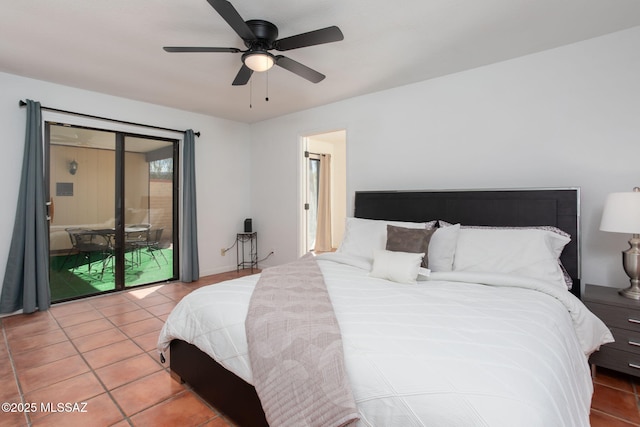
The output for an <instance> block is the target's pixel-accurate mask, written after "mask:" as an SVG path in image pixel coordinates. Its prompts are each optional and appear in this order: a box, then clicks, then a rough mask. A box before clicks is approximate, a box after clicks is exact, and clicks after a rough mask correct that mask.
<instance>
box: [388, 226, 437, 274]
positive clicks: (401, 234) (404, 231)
mask: <svg viewBox="0 0 640 427" xmlns="http://www.w3.org/2000/svg"><path fill="white" fill-rule="evenodd" d="M436 230H437V229H435V228H432V229H430V230H427V229H426V228H404V227H396V226H395V225H387V247H386V249H387V250H388V251H393V252H409V253H414V254H416V253H424V254H425V255H424V258H422V264H421V267H424V268H429V256H428V255H427V253H428V249H429V242H430V241H431V236H433V233H435V232H436Z"/></svg>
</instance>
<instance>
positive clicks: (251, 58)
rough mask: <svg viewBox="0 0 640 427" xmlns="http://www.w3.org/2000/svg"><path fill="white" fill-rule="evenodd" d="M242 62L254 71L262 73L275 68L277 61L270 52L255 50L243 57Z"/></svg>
mask: <svg viewBox="0 0 640 427" xmlns="http://www.w3.org/2000/svg"><path fill="white" fill-rule="evenodd" d="M242 62H244V65H246V66H247V67H249V68H251V69H252V70H253V71H257V72H259V73H260V72H262V71H267V70H268V69H270V68H271V67H273V64H275V62H276V61H275V58H274V57H273V55H272V54H270V53H269V52H267V51H265V50H254V51H251V52H247V53H245V54H244V55H242Z"/></svg>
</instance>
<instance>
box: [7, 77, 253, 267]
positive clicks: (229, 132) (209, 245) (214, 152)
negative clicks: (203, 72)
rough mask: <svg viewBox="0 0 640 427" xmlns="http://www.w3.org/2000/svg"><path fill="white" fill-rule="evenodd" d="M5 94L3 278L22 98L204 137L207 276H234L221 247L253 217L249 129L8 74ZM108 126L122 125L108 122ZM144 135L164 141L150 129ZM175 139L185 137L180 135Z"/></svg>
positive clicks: (201, 221)
mask: <svg viewBox="0 0 640 427" xmlns="http://www.w3.org/2000/svg"><path fill="white" fill-rule="evenodd" d="M0 93H1V94H2V97H0V135H1V139H0V144H1V146H2V155H1V156H0V182H2V186H1V187H0V200H2V205H3V207H2V209H1V210H0V278H4V271H5V267H6V260H7V257H8V253H9V245H10V241H11V235H12V231H13V222H14V216H15V206H16V202H17V198H18V187H19V185H20V173H21V168H22V157H23V149H24V137H25V136H24V133H25V122H26V110H25V108H19V107H18V102H19V100H21V99H22V100H24V99H32V100H34V101H40V103H41V104H42V105H43V106H47V107H52V108H58V109H62V110H70V111H77V112H81V113H85V114H91V115H96V116H103V117H109V118H114V119H121V120H126V121H130V122H138V123H144V124H150V125H155V126H161V127H165V128H172V129H188V128H192V129H194V130H195V131H200V132H201V133H202V134H201V137H200V138H196V180H197V182H196V185H197V189H198V196H197V197H198V199H197V200H198V243H199V250H200V274H201V275H207V274H212V273H218V272H222V271H228V270H232V269H235V262H236V261H235V256H233V257H231V256H227V257H222V256H221V255H220V248H223V247H228V246H230V245H231V244H233V242H234V241H235V233H236V232H238V231H242V222H243V220H244V218H246V217H249V213H250V210H249V198H248V194H249V185H250V178H249V170H248V167H247V165H248V158H249V155H250V147H249V142H248V141H249V126H248V125H247V124H243V123H237V122H232V121H228V120H222V119H217V118H213V117H210V116H205V115H201V114H195V113H190V112H186V111H180V110H175V109H171V108H166V107H161V106H157V105H151V104H145V103H142V102H136V101H131V100H127V99H123V98H117V97H113V96H108V95H104V94H99V93H95V92H89V91H84V90H79V89H75V88H71V87H66V86H60V85H55V84H51V83H47V82H42V81H38V80H33V79H28V78H23V77H18V76H15V75H10V74H4V73H0ZM44 114H46V113H44V112H43V115H44ZM107 126H115V125H110V124H109V123H106V122H105V127H107ZM138 131H139V132H141V133H147V134H152V135H155V134H157V132H155V131H151V130H146V129H144V128H138ZM169 136H171V137H174V138H180V134H171V135H169Z"/></svg>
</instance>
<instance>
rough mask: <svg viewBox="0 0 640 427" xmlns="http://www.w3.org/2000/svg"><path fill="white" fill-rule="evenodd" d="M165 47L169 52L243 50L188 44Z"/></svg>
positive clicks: (232, 51)
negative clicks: (189, 45)
mask: <svg viewBox="0 0 640 427" xmlns="http://www.w3.org/2000/svg"><path fill="white" fill-rule="evenodd" d="M163 49H164V50H165V51H167V52H229V53H238V52H242V51H241V50H240V49H237V48H235V47H188V46H165V47H163Z"/></svg>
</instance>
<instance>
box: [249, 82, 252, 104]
mask: <svg viewBox="0 0 640 427" xmlns="http://www.w3.org/2000/svg"><path fill="white" fill-rule="evenodd" d="M252 98H253V79H249V108H253V106H252V105H251V99H252Z"/></svg>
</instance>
